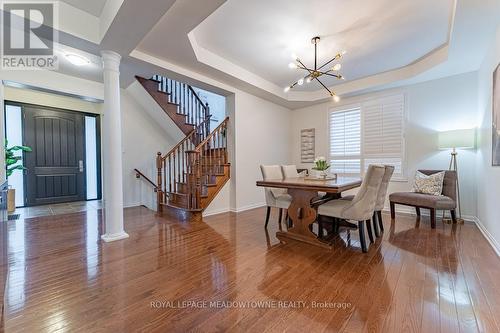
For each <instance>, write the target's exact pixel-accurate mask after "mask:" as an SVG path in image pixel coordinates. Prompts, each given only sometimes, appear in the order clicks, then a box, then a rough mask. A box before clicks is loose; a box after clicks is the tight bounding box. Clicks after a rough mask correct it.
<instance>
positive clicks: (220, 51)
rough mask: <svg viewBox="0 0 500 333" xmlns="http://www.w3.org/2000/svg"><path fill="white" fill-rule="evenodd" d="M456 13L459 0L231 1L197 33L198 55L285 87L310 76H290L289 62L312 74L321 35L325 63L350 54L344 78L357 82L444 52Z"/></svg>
mask: <svg viewBox="0 0 500 333" xmlns="http://www.w3.org/2000/svg"><path fill="white" fill-rule="evenodd" d="M453 9H454V1H453V0H419V1H410V0H402V1H393V0H371V1H366V0H351V1H344V0H329V1H325V0H308V1H290V0H273V1H268V0H252V1H247V0H230V1H227V2H226V3H225V4H224V5H222V6H221V7H220V8H219V9H218V10H217V11H215V12H214V13H213V14H212V15H210V16H209V17H208V18H207V19H206V20H205V21H203V22H202V23H201V24H200V25H198V26H197V27H196V28H195V29H194V37H195V39H196V42H197V44H198V46H199V47H202V48H204V49H206V50H207V51H209V52H211V53H213V54H216V55H217V56H219V57H221V58H224V59H226V60H227V61H229V62H231V63H233V64H235V65H237V66H240V67H242V68H244V69H247V70H249V71H251V72H253V73H255V74H256V75H258V76H260V77H262V78H263V79H265V80H267V81H269V82H272V83H274V84H276V85H277V86H280V87H285V86H286V85H288V84H290V83H292V82H294V81H295V80H297V79H298V78H300V77H301V76H303V75H304V72H303V71H299V70H290V69H289V68H288V66H287V65H288V63H289V62H290V61H291V60H292V58H291V54H296V55H298V56H299V58H300V59H301V60H302V61H303V62H304V63H305V64H306V65H310V66H312V65H313V62H314V58H313V50H314V48H313V45H312V44H311V42H310V40H311V38H312V37H314V36H316V35H318V36H320V37H321V42H320V43H319V54H318V57H319V63H324V62H326V61H328V60H330V59H331V58H332V57H333V56H334V55H335V54H336V53H337V52H338V51H340V50H346V51H347V52H348V53H347V54H346V55H345V57H344V59H343V61H342V64H343V69H342V74H343V75H344V76H345V77H346V78H347V79H348V80H356V79H360V78H363V77H367V76H370V75H374V74H377V73H382V72H386V71H389V70H392V69H396V68H400V67H403V66H406V65H408V64H411V63H413V62H415V61H417V60H418V59H420V58H422V57H424V56H425V55H427V54H429V53H430V52H432V51H434V50H436V49H437V48H439V47H441V46H443V45H445V44H446V43H447V41H448V35H449V34H448V33H449V29H450V24H451V19H452V11H453ZM323 81H324V82H325V83H326V84H327V85H329V86H332V85H335V84H337V83H343V81H338V80H337V79H335V78H324V79H323ZM318 88H319V87H318V84H317V83H311V84H304V85H303V86H302V87H297V89H302V90H308V91H313V90H317V89H318Z"/></svg>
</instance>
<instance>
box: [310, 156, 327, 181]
mask: <svg viewBox="0 0 500 333" xmlns="http://www.w3.org/2000/svg"><path fill="white" fill-rule="evenodd" d="M329 168H330V164H328V163H327V162H326V158H325V157H323V156H319V157H316V159H314V167H313V168H312V169H313V170H318V171H319V176H320V178H326V176H327V172H326V170H328V169H329Z"/></svg>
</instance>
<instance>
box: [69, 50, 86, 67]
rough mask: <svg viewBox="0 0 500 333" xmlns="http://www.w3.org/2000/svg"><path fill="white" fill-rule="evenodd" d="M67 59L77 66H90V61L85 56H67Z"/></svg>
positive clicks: (71, 54) (73, 54)
mask: <svg viewBox="0 0 500 333" xmlns="http://www.w3.org/2000/svg"><path fill="white" fill-rule="evenodd" d="M65 56H66V59H68V61H69V62H70V63H72V64H73V65H75V66H85V65H88V64H90V60H89V59H88V58H86V57H84V56H81V55H79V54H75V53H67V54H65Z"/></svg>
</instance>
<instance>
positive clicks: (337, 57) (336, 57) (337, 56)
mask: <svg viewBox="0 0 500 333" xmlns="http://www.w3.org/2000/svg"><path fill="white" fill-rule="evenodd" d="M339 58H340V57H339V55H338V54H337V55H336V56H335V57H333V59H331V60H329V61H327V62H325V63H324V64H323V65H322V66H320V67H319V68H318V70H320V69H321V68H323V67H325V66H326V65H328V64H329V63H331V62H333V61H335V60H337V59H339Z"/></svg>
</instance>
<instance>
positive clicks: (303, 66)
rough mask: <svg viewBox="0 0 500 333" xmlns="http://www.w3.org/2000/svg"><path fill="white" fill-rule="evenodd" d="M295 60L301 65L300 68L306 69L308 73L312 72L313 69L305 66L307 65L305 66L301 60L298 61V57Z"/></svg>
mask: <svg viewBox="0 0 500 333" xmlns="http://www.w3.org/2000/svg"><path fill="white" fill-rule="evenodd" d="M296 60H297V62H298V63H299V64H300V65H301V66H302V69H305V70H306V71H308V72H309V74H312V73H313V70H312V69H309V68H307V67H306V65H304V64H303V63H302V61H300V59H296Z"/></svg>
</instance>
